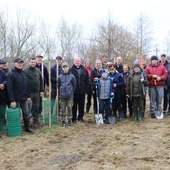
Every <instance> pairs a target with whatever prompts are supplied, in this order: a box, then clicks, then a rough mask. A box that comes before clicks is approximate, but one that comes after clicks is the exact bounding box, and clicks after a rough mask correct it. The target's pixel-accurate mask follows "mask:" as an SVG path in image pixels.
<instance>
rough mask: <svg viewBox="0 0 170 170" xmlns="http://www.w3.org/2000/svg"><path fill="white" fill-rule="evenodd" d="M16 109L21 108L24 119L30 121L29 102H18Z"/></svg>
mask: <svg viewBox="0 0 170 170" xmlns="http://www.w3.org/2000/svg"><path fill="white" fill-rule="evenodd" d="M16 108H21V110H22V115H23V118H24V119H29V117H30V115H29V110H28V101H27V100H21V101H19V102H16Z"/></svg>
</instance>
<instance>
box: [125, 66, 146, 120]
mask: <svg viewBox="0 0 170 170" xmlns="http://www.w3.org/2000/svg"><path fill="white" fill-rule="evenodd" d="M147 85H148V81H147V78H146V75H144V74H143V71H142V69H141V68H140V65H139V64H135V65H134V67H133V70H132V74H130V75H129V77H128V78H127V81H126V96H127V97H129V98H130V99H132V103H133V111H134V121H137V120H139V121H142V120H143V118H144V112H143V110H144V105H143V102H144V99H145V95H146V89H145V86H147Z"/></svg>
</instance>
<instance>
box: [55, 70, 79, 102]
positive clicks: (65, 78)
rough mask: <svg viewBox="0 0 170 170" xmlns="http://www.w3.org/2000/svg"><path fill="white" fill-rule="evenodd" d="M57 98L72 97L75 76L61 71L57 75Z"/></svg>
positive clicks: (74, 87) (74, 88)
mask: <svg viewBox="0 0 170 170" xmlns="http://www.w3.org/2000/svg"><path fill="white" fill-rule="evenodd" d="M58 89H59V98H62V99H64V98H73V97H74V92H75V90H76V78H75V76H74V75H73V74H71V73H69V72H68V73H61V74H60V75H59V77H58Z"/></svg>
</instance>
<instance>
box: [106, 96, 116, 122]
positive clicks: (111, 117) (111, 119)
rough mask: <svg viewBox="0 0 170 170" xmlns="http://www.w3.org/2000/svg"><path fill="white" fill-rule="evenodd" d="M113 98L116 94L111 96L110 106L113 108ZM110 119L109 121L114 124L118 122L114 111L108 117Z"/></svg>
mask: <svg viewBox="0 0 170 170" xmlns="http://www.w3.org/2000/svg"><path fill="white" fill-rule="evenodd" d="M113 98H114V96H113V97H111V98H110V106H111V107H110V108H112V103H113ZM111 110H112V109H111ZM108 121H109V123H110V124H112V125H113V124H116V119H115V117H113V116H112V113H110V115H109V117H108Z"/></svg>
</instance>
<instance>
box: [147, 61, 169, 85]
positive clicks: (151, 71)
mask: <svg viewBox="0 0 170 170" xmlns="http://www.w3.org/2000/svg"><path fill="white" fill-rule="evenodd" d="M145 70H146V75H147V78H148V81H149V87H154V86H164V84H165V80H166V79H167V77H168V71H167V69H166V68H165V67H164V66H162V65H160V64H159V63H158V65H157V66H153V65H151V64H150V65H148V66H147V67H146V69H145ZM153 75H157V76H159V77H161V80H160V81H157V80H154V79H153V77H152V76H153Z"/></svg>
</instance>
